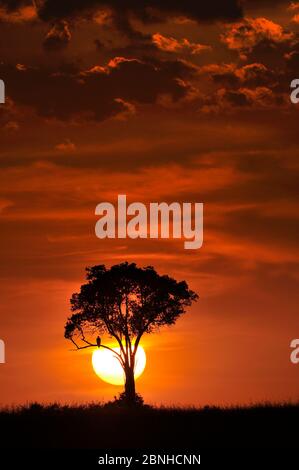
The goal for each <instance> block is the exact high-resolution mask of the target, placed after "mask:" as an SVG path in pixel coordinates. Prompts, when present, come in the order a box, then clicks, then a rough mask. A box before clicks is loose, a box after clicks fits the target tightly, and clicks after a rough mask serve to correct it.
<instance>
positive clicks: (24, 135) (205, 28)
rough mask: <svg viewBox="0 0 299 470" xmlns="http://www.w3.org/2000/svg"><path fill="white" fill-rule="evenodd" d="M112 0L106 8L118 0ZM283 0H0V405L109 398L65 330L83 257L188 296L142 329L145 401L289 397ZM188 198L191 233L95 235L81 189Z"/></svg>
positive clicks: (289, 196) (292, 16)
mask: <svg viewBox="0 0 299 470" xmlns="http://www.w3.org/2000/svg"><path fill="white" fill-rule="evenodd" d="M124 4H125V6H124ZM294 78H299V3H291V2H290V1H284V0H269V1H267V0H248V1H247V2H246V1H245V2H243V3H242V4H241V5H240V3H239V2H238V1H237V0H218V1H216V0H212V1H210V2H200V1H198V0H197V1H195V0H184V1H178V0H160V1H158V0H148V1H142V0H139V1H138V2H137V1H136V0H128V1H125V2H121V1H117V0H106V1H101V0H70V1H68V2H66V1H64V2H62V1H59V0H44V1H41V0H40V1H37V0H36V2H31V1H26V0H14V1H10V0H0V79H3V80H4V82H5V85H6V103H5V104H2V105H0V164H1V173H0V174H1V184H0V215H1V217H0V220H1V231H0V239H1V243H0V252H1V255H0V259H1V264H0V269H1V295H0V308H1V311H0V338H1V339H3V340H4V341H5V343H6V364H5V365H0V403H1V404H2V405H3V404H5V405H6V404H12V403H15V404H16V403H24V402H29V401H41V402H49V401H61V402H68V403H69V402H72V403H73V402H86V401H92V400H95V401H96V400H108V399H111V398H113V396H114V395H116V394H117V393H118V392H120V391H121V390H122V388H121V387H115V386H112V385H108V384H106V383H104V382H102V381H101V380H100V379H99V378H98V377H97V376H96V375H95V373H94V372H93V370H92V365H91V351H90V350H86V351H84V352H83V351H78V352H72V351H70V349H71V344H70V343H68V342H67V341H66V340H65V339H64V324H65V322H66V319H67V317H68V316H69V315H70V310H69V299H70V297H71V295H72V293H73V292H77V291H78V290H79V288H80V285H81V284H82V283H83V282H84V276H85V267H86V266H92V265H95V264H106V265H108V266H111V265H112V264H116V263H120V262H123V261H130V262H136V263H137V264H138V265H140V266H148V265H152V266H154V267H155V269H157V271H158V272H159V273H160V274H169V275H170V276H172V277H174V278H176V279H177V280H186V281H187V282H188V285H189V287H190V288H191V289H192V290H194V291H196V292H197V293H198V294H199V296H200V299H199V301H198V302H197V303H196V304H194V305H193V306H192V308H191V309H189V310H188V312H187V313H186V315H185V316H184V317H182V318H181V319H180V320H179V321H178V323H177V324H176V326H174V327H172V328H166V329H164V330H161V332H160V333H159V334H156V335H150V336H147V337H145V338H144V340H143V342H142V345H143V347H144V349H145V351H146V354H147V366H146V369H145V372H144V374H143V375H142V376H141V378H140V379H138V381H137V390H138V392H140V393H141V394H142V395H143V396H144V399H145V401H147V402H150V403H156V404H160V403H164V404H182V405H183V404H193V405H204V404H212V403H213V404H224V403H225V404H232V403H248V402H253V401H261V400H272V401H275V400H288V399H292V400H295V399H298V397H299V365H297V366H295V365H292V364H291V362H290V352H291V350H290V342H291V340H292V339H294V338H298V337H299V316H298V301H299V289H298V281H299V252H298V229H299V215H298V178H299V159H298V157H299V137H298V118H299V116H298V106H296V105H294V104H292V103H291V102H290V97H289V95H290V83H291V81H292V80H293V79H294ZM118 194H126V195H127V198H128V202H135V201H139V202H143V203H144V204H148V203H150V202H160V201H165V202H173V201H177V202H203V203H204V245H203V247H202V248H201V249H200V250H184V245H183V242H182V241H181V240H99V239H98V238H96V236H95V232H94V228H95V223H96V221H97V217H96V216H95V214H94V212H95V207H96V205H97V204H98V203H100V202H104V201H109V202H112V203H116V200H117V195H118Z"/></svg>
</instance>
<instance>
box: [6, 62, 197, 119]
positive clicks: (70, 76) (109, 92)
mask: <svg viewBox="0 0 299 470" xmlns="http://www.w3.org/2000/svg"><path fill="white" fill-rule="evenodd" d="M193 73H194V70H193V69H192V67H191V66H189V65H188V64H187V63H184V62H182V61H178V60H176V61H158V60H155V62H154V63H149V62H145V61H140V60H137V59H127V58H125V57H115V58H114V59H113V60H110V62H109V63H108V64H107V65H104V66H101V65H96V66H94V67H92V68H90V69H87V70H79V69H78V68H77V67H75V66H73V65H68V66H64V67H62V68H61V69H60V70H59V71H57V70H56V69H55V70H52V69H50V68H46V67H42V66H41V67H21V69H20V67H16V66H6V65H4V64H0V74H1V76H2V77H3V79H4V80H6V81H7V82H8V83H9V84H10V88H9V91H10V96H11V98H12V99H13V100H14V102H15V103H16V104H17V105H23V106H27V107H30V108H35V110H36V111H37V113H38V114H39V115H41V116H43V117H45V118H56V119H59V120H72V119H87V120H96V121H102V120H105V119H108V118H111V117H113V116H117V115H119V114H122V115H124V113H125V115H126V116H128V113H129V114H132V113H133V105H134V103H141V104H153V103H155V102H156V101H157V100H158V98H159V97H160V96H161V95H167V96H169V97H170V98H171V100H173V101H174V102H176V101H178V100H180V99H181V98H183V97H184V96H186V94H187V93H188V86H187V85H186V80H187V79H188V78H189V77H191V76H192V74H193ZM183 80H185V81H183ZM136 83H142V86H140V87H139V86H138V87H136Z"/></svg>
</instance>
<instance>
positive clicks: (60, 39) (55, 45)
mask: <svg viewBox="0 0 299 470" xmlns="http://www.w3.org/2000/svg"><path fill="white" fill-rule="evenodd" d="M71 37H72V35H71V32H70V29H69V25H68V23H67V22H66V21H58V22H57V23H55V24H54V25H53V26H52V28H51V29H50V31H49V32H48V34H47V35H46V37H45V40H44V44H43V45H44V48H45V49H46V50H48V51H57V50H61V49H64V48H65V47H66V46H67V45H68V43H69V42H70V40H71Z"/></svg>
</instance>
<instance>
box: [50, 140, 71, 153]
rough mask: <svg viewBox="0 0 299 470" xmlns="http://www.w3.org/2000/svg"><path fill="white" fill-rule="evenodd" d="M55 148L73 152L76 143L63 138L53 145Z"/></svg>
mask: <svg viewBox="0 0 299 470" xmlns="http://www.w3.org/2000/svg"><path fill="white" fill-rule="evenodd" d="M55 150H58V151H59V152H63V153H69V152H74V151H75V150H76V145H75V144H74V143H73V142H72V141H71V140H70V139H65V140H64V141H63V142H61V143H60V144H57V145H55Z"/></svg>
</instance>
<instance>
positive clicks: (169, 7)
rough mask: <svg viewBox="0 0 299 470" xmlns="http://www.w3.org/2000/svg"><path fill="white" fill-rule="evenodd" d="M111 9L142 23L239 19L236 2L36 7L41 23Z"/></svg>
mask: <svg viewBox="0 0 299 470" xmlns="http://www.w3.org/2000/svg"><path fill="white" fill-rule="evenodd" d="M104 7H108V8H111V9H112V10H113V11H114V12H116V13H117V14H121V15H122V17H127V15H129V14H133V15H134V16H136V17H138V18H139V19H140V20H141V21H143V22H152V21H156V20H157V19H165V18H167V17H168V16H175V15H180V16H185V17H187V18H191V19H193V20H196V21H213V20H235V19H237V18H240V17H241V16H242V8H241V6H240V2H239V1H238V0H218V1H214V2H199V1H196V0H185V1H184V2H182V1H180V0H163V1H161V0H148V1H141V0H127V1H126V2H124V1H123V0H103V1H102V0H69V1H67V2H62V1H61V0H45V2H44V4H43V5H42V7H41V8H40V16H41V18H43V19H44V20H47V21H49V20H50V21H51V20H55V19H62V18H69V17H76V16H83V15H86V14H88V13H92V12H94V11H96V10H98V9H99V8H104Z"/></svg>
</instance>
